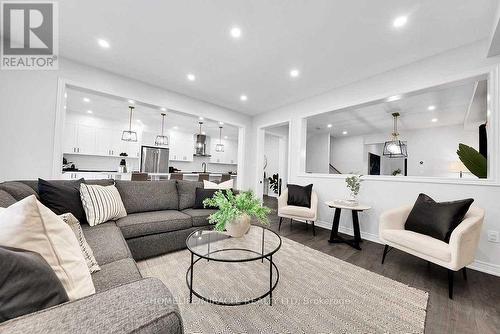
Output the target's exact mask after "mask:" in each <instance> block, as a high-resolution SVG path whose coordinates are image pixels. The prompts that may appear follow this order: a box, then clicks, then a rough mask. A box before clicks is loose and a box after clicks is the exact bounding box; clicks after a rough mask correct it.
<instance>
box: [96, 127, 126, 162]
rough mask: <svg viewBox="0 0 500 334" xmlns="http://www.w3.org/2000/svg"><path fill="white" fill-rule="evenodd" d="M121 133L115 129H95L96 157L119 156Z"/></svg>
mask: <svg viewBox="0 0 500 334" xmlns="http://www.w3.org/2000/svg"><path fill="white" fill-rule="evenodd" d="M121 135H122V132H121V131H120V130H115V129H104V128H100V129H96V149H95V154H97V155H109V156H119V155H120V153H121V150H122V145H123V144H122V143H123V141H122V140H121Z"/></svg>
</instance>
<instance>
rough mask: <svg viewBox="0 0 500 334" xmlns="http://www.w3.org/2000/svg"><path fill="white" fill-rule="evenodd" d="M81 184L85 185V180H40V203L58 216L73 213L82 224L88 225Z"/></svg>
mask: <svg viewBox="0 0 500 334" xmlns="http://www.w3.org/2000/svg"><path fill="white" fill-rule="evenodd" d="M81 183H85V180H84V179H79V180H71V181H70V180H68V181H46V180H43V179H38V194H39V196H40V202H42V204H43V205H45V206H46V207H48V208H49V209H50V210H52V211H53V212H54V213H55V214H56V215H62V214H65V213H68V212H71V213H72V214H73V216H75V218H76V219H78V221H79V222H80V223H82V224H84V223H87V217H86V215H85V211H84V210H83V205H82V200H81V198H80V184H81Z"/></svg>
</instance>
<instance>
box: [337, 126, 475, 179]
mask: <svg viewBox="0 0 500 334" xmlns="http://www.w3.org/2000/svg"><path fill="white" fill-rule="evenodd" d="M400 132H401V140H403V141H405V142H406V143H407V147H408V176H430V177H451V178H458V176H459V175H458V173H455V172H451V171H450V165H451V164H452V163H454V162H457V161H459V159H458V156H457V153H456V152H457V149H458V144H459V143H464V144H467V145H469V146H472V147H474V148H475V149H476V150H479V130H478V129H470V128H467V129H465V128H464V126H462V125H454V126H442V127H432V128H427V129H419V130H411V131H400ZM387 138H388V135H387V133H377V134H371V135H364V136H350V137H340V138H332V140H331V143H330V162H331V164H332V165H333V166H335V167H336V168H337V169H338V170H340V171H341V172H342V173H351V172H352V173H354V174H363V175H367V174H368V152H371V153H374V154H378V155H380V156H381V161H380V170H381V174H382V175H391V173H392V172H393V171H394V170H396V169H398V168H400V169H401V171H404V160H403V159H391V158H386V157H384V156H382V150H383V147H384V142H385V141H386V140H387ZM429 148H432V149H429ZM420 162H423V163H422V164H421V163H420Z"/></svg>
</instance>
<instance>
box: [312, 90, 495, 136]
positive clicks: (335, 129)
mask: <svg viewBox="0 0 500 334" xmlns="http://www.w3.org/2000/svg"><path fill="white" fill-rule="evenodd" d="M475 87H476V81H475V80H468V81H465V82H460V83H454V84H450V85H446V86H441V87H436V88H431V89H429V90H426V91H425V92H418V93H414V94H409V95H408V96H402V97H401V98H400V99H399V100H396V101H392V102H387V101H386V100H385V101H378V102H374V103H369V104H366V105H363V106H354V107H350V108H346V109H342V110H337V111H331V112H328V113H323V114H320V115H316V116H313V117H310V118H308V120H307V129H308V135H312V134H314V133H324V132H330V134H331V135H332V136H334V137H346V136H359V135H367V134H378V133H384V132H387V135H388V136H389V135H390V133H391V132H392V128H393V118H392V115H391V114H392V113H393V112H399V113H400V115H401V117H400V118H399V121H398V129H399V132H400V133H402V134H403V133H404V131H405V130H415V129H426V128H431V127H440V126H452V125H464V126H465V125H470V126H476V125H477V123H484V122H485V121H486V117H487V116H486V90H487V85H486V81H484V80H482V81H479V82H478V86H477V87H478V88H477V90H476V89H475ZM475 92H476V98H477V99H483V100H484V103H478V106H477V108H474V110H471V112H472V113H473V114H470V113H469V107H470V106H471V101H472V99H473V96H474V93H475ZM430 106H434V107H435V109H434V110H429V107H430ZM433 119H435V120H436V121H435V122H433V121H432V120H433ZM472 123H474V124H472ZM328 124H331V125H332V127H331V128H328ZM344 131H347V134H343V132H344Z"/></svg>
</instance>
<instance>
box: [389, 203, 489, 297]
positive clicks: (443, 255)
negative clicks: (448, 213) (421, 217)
mask: <svg viewBox="0 0 500 334" xmlns="http://www.w3.org/2000/svg"><path fill="white" fill-rule="evenodd" d="M412 207H413V205H408V206H404V207H401V208H398V209H393V210H389V211H386V212H384V213H382V215H381V216H380V221H379V238H380V240H381V241H382V242H383V243H385V248H384V253H383V255H382V264H383V263H384V260H385V257H386V255H387V253H388V252H389V251H390V247H393V248H397V249H399V250H402V251H404V252H406V253H409V254H412V255H414V256H417V257H419V258H422V259H424V260H427V261H428V262H432V263H435V264H437V265H439V266H442V267H445V268H447V269H448V295H449V298H450V299H453V274H454V272H455V271H458V270H461V269H462V272H463V276H464V279H467V273H466V269H465V267H466V266H467V265H469V264H471V263H472V261H474V255H475V253H476V250H477V246H478V244H479V237H480V235H481V226H482V224H483V220H484V210H483V209H480V208H478V207H471V208H470V209H469V211H468V212H467V214H466V215H465V218H464V220H463V221H462V222H461V223H460V224H459V225H458V226H457V227H456V228H455V229H454V230H453V232H452V233H451V236H450V242H449V243H446V242H444V241H442V240H439V239H435V238H433V237H430V236H428V235H424V234H420V233H417V232H413V231H407V230H405V222H406V219H407V218H408V215H409V214H410V211H411V209H412Z"/></svg>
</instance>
